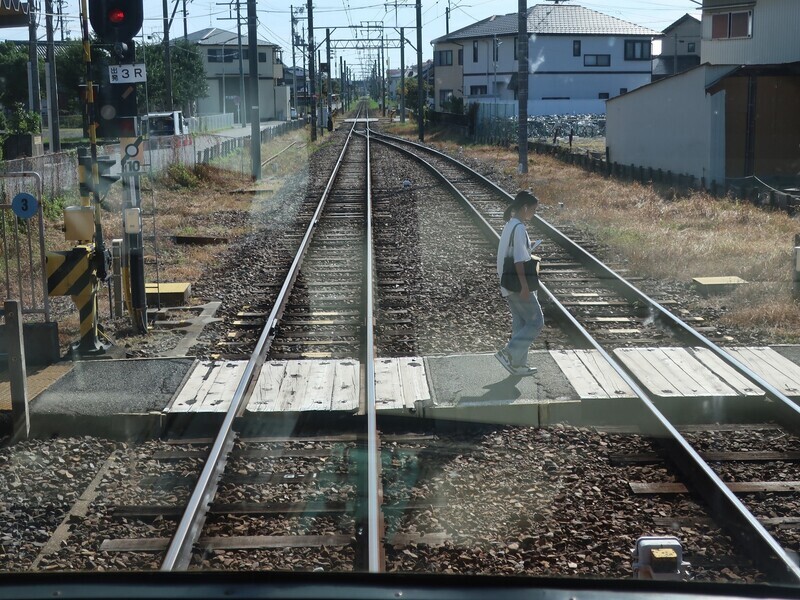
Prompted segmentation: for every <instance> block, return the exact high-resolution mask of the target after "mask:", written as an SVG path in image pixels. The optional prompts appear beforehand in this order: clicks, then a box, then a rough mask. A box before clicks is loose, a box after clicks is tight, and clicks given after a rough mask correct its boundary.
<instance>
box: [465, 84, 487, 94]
mask: <svg viewBox="0 0 800 600" xmlns="http://www.w3.org/2000/svg"><path fill="white" fill-rule="evenodd" d="M486 93H487V87H486V86H485V85H471V86H469V95H470V96H485V95H486Z"/></svg>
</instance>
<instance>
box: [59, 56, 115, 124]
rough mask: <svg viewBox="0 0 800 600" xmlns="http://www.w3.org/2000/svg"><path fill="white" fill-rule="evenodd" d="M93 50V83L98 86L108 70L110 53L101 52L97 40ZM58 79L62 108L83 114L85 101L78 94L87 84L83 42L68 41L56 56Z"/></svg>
mask: <svg viewBox="0 0 800 600" xmlns="http://www.w3.org/2000/svg"><path fill="white" fill-rule="evenodd" d="M91 48H92V81H93V82H94V84H95V85H97V84H98V83H99V82H100V80H101V78H102V73H103V72H104V71H105V70H106V68H105V67H106V63H107V62H108V53H107V52H106V51H104V50H101V49H100V48H99V47H98V46H97V44H96V43H95V40H92V41H91ZM56 77H57V79H58V84H57V85H58V100H59V103H60V104H61V106H62V107H66V109H67V111H68V112H70V113H72V114H80V113H82V112H83V106H84V103H83V100H82V99H81V96H80V94H78V90H79V86H81V85H82V84H85V83H86V63H85V62H84V58H83V42H82V41H81V40H68V41H67V43H66V44H65V45H64V46H63V47H62V48H60V49H59V51H58V53H57V54H56Z"/></svg>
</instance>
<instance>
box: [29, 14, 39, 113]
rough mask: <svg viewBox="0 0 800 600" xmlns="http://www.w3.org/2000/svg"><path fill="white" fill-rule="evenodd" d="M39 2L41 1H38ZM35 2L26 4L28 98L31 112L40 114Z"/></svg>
mask: <svg viewBox="0 0 800 600" xmlns="http://www.w3.org/2000/svg"><path fill="white" fill-rule="evenodd" d="M40 1H41V0H40ZM38 6H39V5H38V4H37V3H36V0H30V2H29V3H28V96H29V102H28V105H29V107H30V110H31V112H35V113H36V114H37V115H40V116H41V114H42V105H41V100H40V96H41V92H40V91H39V51H38V45H39V43H38V41H37V36H36V14H37V13H38Z"/></svg>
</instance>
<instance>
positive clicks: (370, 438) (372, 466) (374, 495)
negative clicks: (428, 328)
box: [363, 112, 386, 573]
mask: <svg viewBox="0 0 800 600" xmlns="http://www.w3.org/2000/svg"><path fill="white" fill-rule="evenodd" d="M364 137H365V138H366V143H367V156H366V162H367V164H366V168H367V196H366V203H367V206H366V210H367V235H366V238H367V239H366V246H367V247H366V255H367V256H366V259H367V260H366V265H365V277H366V285H365V288H366V289H365V297H366V306H365V310H364V328H365V344H364V349H363V354H364V363H365V365H366V375H365V378H366V382H365V385H366V388H367V389H366V398H367V402H366V404H367V405H366V411H367V493H368V499H367V530H368V531H367V552H368V563H369V572H370V573H382V572H384V571H385V568H386V566H385V561H384V559H383V555H384V553H383V545H382V543H381V539H382V537H383V535H382V533H383V527H382V520H381V511H380V505H381V502H380V496H381V493H380V484H381V480H380V472H379V461H378V458H379V448H378V423H377V420H378V416H377V415H378V413H377V401H376V392H375V322H374V320H373V312H374V293H373V292H374V290H375V277H374V268H375V267H374V252H373V229H372V168H371V165H370V129H369V112H367V122H366V133H365V135H364Z"/></svg>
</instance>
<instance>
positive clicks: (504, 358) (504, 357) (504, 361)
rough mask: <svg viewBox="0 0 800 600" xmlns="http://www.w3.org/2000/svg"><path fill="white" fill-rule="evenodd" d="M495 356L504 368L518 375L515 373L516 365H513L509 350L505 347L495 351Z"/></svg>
mask: <svg viewBox="0 0 800 600" xmlns="http://www.w3.org/2000/svg"><path fill="white" fill-rule="evenodd" d="M494 357H495V358H496V359H497V360H498V362H499V363H500V364H501V365H503V368H504V369H505V370H506V371H508V372H509V373H511V374H512V375H516V373H514V367H512V366H511V357H510V356H509V355H508V352H507V351H506V350H505V349H503V350H498V351H497V352H495V353H494Z"/></svg>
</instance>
